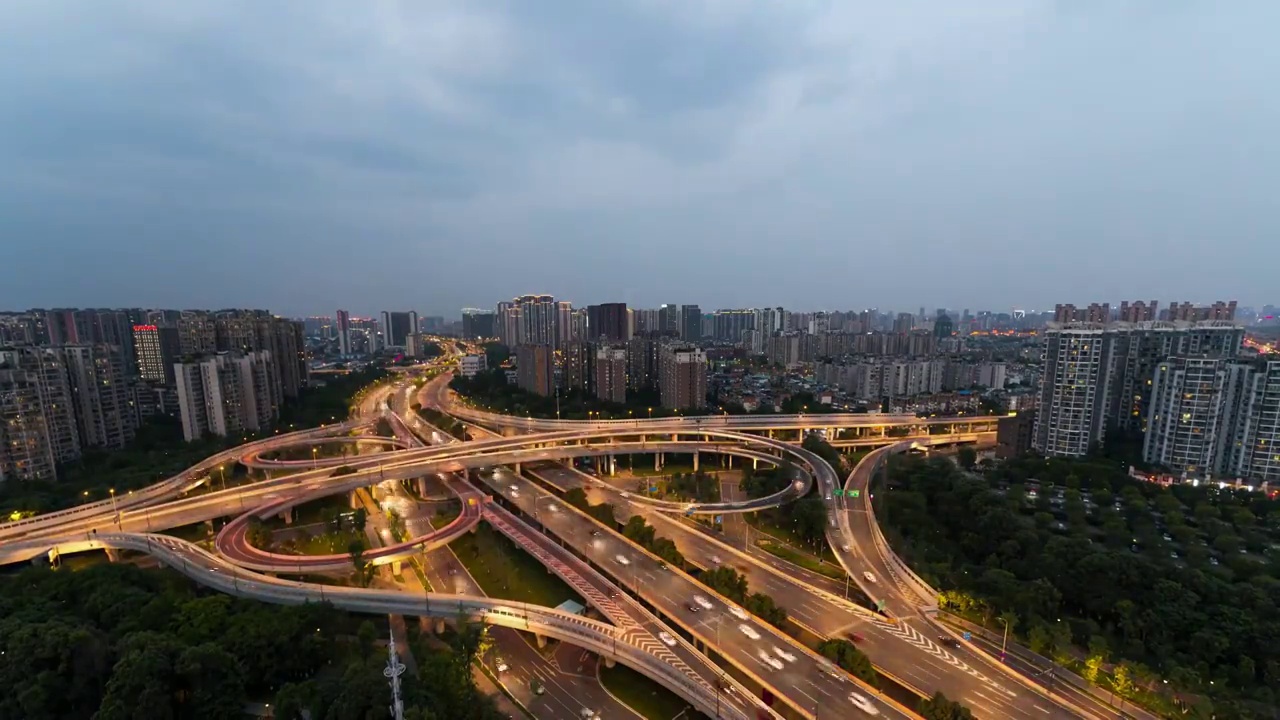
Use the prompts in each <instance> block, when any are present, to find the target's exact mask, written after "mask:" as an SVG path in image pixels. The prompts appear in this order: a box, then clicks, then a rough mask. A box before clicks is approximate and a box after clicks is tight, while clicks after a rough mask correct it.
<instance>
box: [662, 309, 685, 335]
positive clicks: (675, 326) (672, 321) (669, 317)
mask: <svg viewBox="0 0 1280 720" xmlns="http://www.w3.org/2000/svg"><path fill="white" fill-rule="evenodd" d="M680 329H681V327H680V306H679V305H675V304H668V305H663V306H662V307H660V308H658V332H660V333H664V334H667V335H671V336H672V337H679V336H680Z"/></svg>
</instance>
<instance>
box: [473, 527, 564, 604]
mask: <svg viewBox="0 0 1280 720" xmlns="http://www.w3.org/2000/svg"><path fill="white" fill-rule="evenodd" d="M449 547H451V548H453V552H454V554H455V555H457V556H458V560H459V561H461V562H462V564H463V565H464V566H465V567H466V568H467V571H468V572H470V573H471V576H472V577H474V578H475V579H476V582H477V583H479V584H480V588H481V589H482V590H484V592H485V594H486V595H489V596H490V597H496V598H504V599H507V600H517V601H521V602H528V603H535V604H538V605H545V606H547V607H555V606H557V605H559V604H560V603H562V602H564V601H565V600H574V601H576V602H580V603H584V604H585V601H584V600H583V599H582V598H580V597H578V594H577V593H576V592H574V591H573V589H572V588H570V587H569V586H568V585H566V584H565V582H564V581H563V580H561V579H560V578H558V577H556V576H555V575H552V574H551V572H550V571H548V570H547V569H546V568H544V567H543V566H542V563H540V562H538V561H537V560H536V559H534V557H533V556H532V555H530V554H528V553H526V552H525V551H523V550H521V549H519V548H517V547H516V546H515V544H514V543H512V542H511V541H510V540H508V539H507V538H506V537H505V536H503V535H502V534H500V533H498V532H497V531H495V530H493V529H492V528H490V527H489V526H488V525H484V524H481V525H479V526H478V527H477V528H476V531H475V532H474V533H468V534H466V535H463V536H462V537H461V538H458V539H457V540H454V541H453V543H451V544H450V546H449Z"/></svg>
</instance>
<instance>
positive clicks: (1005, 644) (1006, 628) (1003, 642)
mask: <svg viewBox="0 0 1280 720" xmlns="http://www.w3.org/2000/svg"><path fill="white" fill-rule="evenodd" d="M1000 622H1002V623H1004V640H1001V641H1000V662H1004V658H1005V654H1004V653H1005V648H1007V647H1009V621H1008V620H1006V619H1004V618H1000Z"/></svg>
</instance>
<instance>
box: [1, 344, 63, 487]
mask: <svg viewBox="0 0 1280 720" xmlns="http://www.w3.org/2000/svg"><path fill="white" fill-rule="evenodd" d="M56 477H57V461H56V460H55V459H54V454H53V443H52V441H51V440H50V437H49V427H48V424H47V422H46V419H45V408H44V406H43V405H42V404H41V401H40V379H39V376H38V375H37V373H34V372H31V371H28V370H21V369H16V368H10V369H6V368H4V367H0V486H3V485H4V484H5V483H6V482H9V481H26V480H43V481H50V480H54V479H56Z"/></svg>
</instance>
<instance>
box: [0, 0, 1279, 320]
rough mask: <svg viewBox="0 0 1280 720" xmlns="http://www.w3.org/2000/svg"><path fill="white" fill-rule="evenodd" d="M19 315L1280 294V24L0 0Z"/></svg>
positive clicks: (853, 2) (1024, 6) (677, 2)
mask: <svg viewBox="0 0 1280 720" xmlns="http://www.w3.org/2000/svg"><path fill="white" fill-rule="evenodd" d="M0 14H2V16H3V17H4V21H3V22H0V309H19V308H26V307H51V306H71V307H74V306H96V307H113V306H126V307H136V306H140V307H180V308H182V307H189V308H199V307H210V308H220V307H264V308H270V309H272V310H274V311H276V312H280V313H284V314H290V315H302V314H317V313H322V314H331V313H332V312H333V310H334V309H336V308H339V307H341V308H345V309H349V310H351V311H352V312H354V313H357V314H364V313H373V312H375V311H378V310H383V309H406V310H407V309H415V310H418V311H419V312H420V313H424V314H439V315H446V316H454V317H456V316H457V315H458V310H459V308H462V307H469V306H479V307H491V306H492V305H493V304H494V303H495V302H496V301H498V300H502V299H508V298H510V297H511V296H513V295H517V294H524V293H549V294H552V295H555V296H556V297H557V299H565V300H571V301H573V302H574V303H575V304H576V305H585V304H589V303H595V302H609V301H625V302H627V303H629V304H631V305H633V306H639V307H652V306H656V305H659V304H662V303H680V304H684V303H697V304H700V305H701V306H702V307H703V308H704V310H706V309H711V308H719V307H749V306H765V305H784V306H787V307H791V308H796V309H860V308H865V307H880V308H898V309H911V310H914V309H916V308H917V307H919V306H927V307H930V308H932V307H951V308H971V309H973V310H975V311H976V310H978V309H989V310H995V311H1002V310H1003V311H1007V310H1008V309H1010V308H1014V307H1018V308H1027V309H1031V308H1043V307H1046V306H1051V305H1052V304H1053V303H1055V302H1074V303H1076V304H1081V303H1088V302H1091V301H1112V302H1118V301H1119V300H1122V299H1158V300H1161V301H1162V304H1164V303H1167V302H1168V301H1172V300H1192V301H1197V302H1210V301H1213V300H1216V299H1230V298H1235V299H1239V300H1240V301H1241V303H1242V304H1245V305H1249V304H1254V305H1261V304H1263V303H1268V302H1280V292H1278V290H1280V288H1278V287H1277V285H1278V283H1277V282H1276V280H1277V277H1280V273H1278V272H1277V270H1278V269H1280V212H1277V210H1278V209H1280V206H1277V204H1276V202H1275V196H1276V192H1277V189H1278V188H1280V152H1278V151H1277V128H1280V93H1276V92H1275V88H1276V78H1277V77H1280V43H1276V42H1275V31H1274V29H1275V27H1277V25H1280V3H1277V2H1275V0H1261V1H1254V0H1232V1H1231V2H1228V3H1222V2H1201V1H1195V0H1189V1H1188V2H1168V0H1150V1H1148V2H1125V1H1122V0H1063V1H1062V2H1049V1H1039V0H965V2H939V1H938V0H895V2H891V3H887V2H882V1H868V2H863V1H862V0H829V1H817V0H778V1H777V2H766V1H764V0H608V1H607V2H602V1H601V0H541V1H539V2H529V1H527V0H511V1H510V2H490V1H488V0H458V1H456V2H455V1H453V0H439V1H428V0H413V1H405V2H389V1H381V2H380V1H377V0H366V1H364V2H350V1H349V0H306V1H305V2H301V1H299V2H286V1H274V2H273V1H269V0H268V1H265V2H264V1H263V0H244V1H242V0H216V1H206V0H182V2H173V1H172V0H128V1H125V0H122V1H121V2H101V1H100V0H64V1H62V2H45V1H42V0H0Z"/></svg>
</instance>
